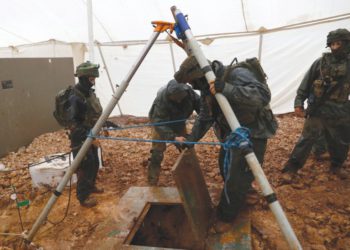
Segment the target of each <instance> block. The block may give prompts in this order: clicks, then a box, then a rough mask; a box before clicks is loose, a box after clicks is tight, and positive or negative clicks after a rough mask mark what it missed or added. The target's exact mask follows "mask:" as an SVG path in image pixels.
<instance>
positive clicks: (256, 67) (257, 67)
mask: <svg viewBox="0 0 350 250" xmlns="http://www.w3.org/2000/svg"><path fill="white" fill-rule="evenodd" d="M234 62H236V63H235V64H233V63H234ZM238 67H242V68H247V69H249V70H250V71H251V72H252V73H253V74H254V76H255V77H256V79H257V80H258V81H259V82H261V83H264V84H267V82H266V79H267V75H266V74H265V71H264V70H263V68H262V67H261V64H260V62H259V60H258V58H256V57H253V58H247V59H246V60H245V61H243V62H238V61H237V58H235V59H233V61H232V62H231V64H230V65H229V66H228V69H226V71H225V74H224V80H226V78H227V77H228V76H229V75H230V73H231V72H232V70H234V69H235V68H238Z"/></svg>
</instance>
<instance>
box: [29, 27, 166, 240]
mask: <svg viewBox="0 0 350 250" xmlns="http://www.w3.org/2000/svg"><path fill="white" fill-rule="evenodd" d="M159 34H160V32H159V31H158V32H156V31H155V32H153V34H152V36H151V37H150V39H149V40H148V42H147V44H146V45H145V47H144V48H143V50H142V52H141V54H140V56H139V57H138V58H137V60H136V62H135V64H134V65H132V67H131V69H130V71H129V72H128V74H127V75H126V77H125V78H124V80H123V81H122V83H121V84H120V87H119V88H118V89H117V91H116V93H114V94H113V95H112V99H111V100H110V102H109V103H108V105H107V107H106V108H105V110H104V111H103V113H102V114H101V116H100V118H99V119H98V121H97V122H96V124H95V126H94V127H93V128H92V130H91V135H92V136H95V135H97V134H98V132H99V131H100V130H101V128H102V125H103V124H104V122H105V121H106V120H107V118H108V117H109V115H110V114H111V112H112V111H113V109H114V107H115V105H116V104H117V103H118V101H119V99H120V97H121V96H122V94H123V93H124V91H125V90H126V88H127V87H128V85H129V82H130V80H131V79H132V77H133V76H134V74H135V73H136V71H137V69H138V68H139V66H140V65H141V63H142V61H143V59H144V58H145V57H146V55H147V53H148V52H149V50H150V49H151V47H152V45H153V44H154V42H155V41H156V39H157V38H158V36H159ZM92 141H93V138H92V137H88V138H87V139H86V140H85V142H84V144H83V145H82V147H81V148H80V150H79V152H78V154H77V156H76V157H75V158H74V160H73V162H72V164H71V166H70V167H69V168H68V171H67V172H66V174H65V175H64V176H63V178H62V180H61V182H60V183H59V185H58V186H57V188H56V190H55V191H54V193H53V194H52V195H51V198H50V200H49V201H48V202H47V204H46V206H45V207H44V209H43V210H42V212H41V214H40V215H39V217H38V218H37V220H36V221H35V223H34V225H33V226H32V229H31V230H30V232H29V233H28V235H25V240H26V242H27V243H30V242H31V241H32V240H33V238H34V236H35V234H36V233H37V231H38V230H39V228H40V226H41V225H42V224H43V222H44V221H45V220H46V218H47V216H48V214H49V213H50V211H51V209H52V207H53V205H54V204H55V202H56V200H57V199H58V197H59V196H60V194H61V192H62V190H63V189H64V187H65V186H66V185H67V182H68V181H69V180H70V178H71V176H72V175H73V173H74V172H75V171H76V169H77V168H78V166H79V164H80V163H81V161H82V159H83V158H84V157H85V155H86V153H87V151H88V150H89V148H90V146H91V144H92Z"/></svg>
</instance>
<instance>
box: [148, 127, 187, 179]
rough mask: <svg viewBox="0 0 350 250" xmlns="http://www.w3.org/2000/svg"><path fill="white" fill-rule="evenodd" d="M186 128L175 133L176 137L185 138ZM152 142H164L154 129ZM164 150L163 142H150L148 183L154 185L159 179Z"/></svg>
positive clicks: (164, 144)
mask: <svg viewBox="0 0 350 250" xmlns="http://www.w3.org/2000/svg"><path fill="white" fill-rule="evenodd" d="M185 135H186V127H184V128H183V130H182V131H180V132H178V133H177V136H185ZM152 140H165V139H164V137H162V136H161V135H160V134H159V133H158V132H157V131H156V130H155V129H154V128H152ZM165 150H166V143H165V142H152V149H151V151H150V152H151V157H150V158H149V164H148V183H149V184H151V185H156V184H157V182H158V179H159V174H160V168H161V167H160V166H161V163H162V161H163V158H164V151H165Z"/></svg>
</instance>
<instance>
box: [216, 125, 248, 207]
mask: <svg viewBox="0 0 350 250" xmlns="http://www.w3.org/2000/svg"><path fill="white" fill-rule="evenodd" d="M249 137H250V131H249V129H248V128H245V127H239V128H237V129H236V130H235V131H234V132H232V133H231V134H229V135H228V136H227V137H226V141H225V143H223V148H224V150H225V157H224V171H223V172H224V180H225V183H224V192H225V197H226V200H227V202H228V203H230V198H229V196H228V193H227V183H228V180H229V179H230V177H231V162H232V159H233V154H232V151H231V149H233V148H239V149H241V150H242V149H246V148H249V147H251V146H252V143H251V141H250V140H249Z"/></svg>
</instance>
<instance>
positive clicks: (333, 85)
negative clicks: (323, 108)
mask: <svg viewBox="0 0 350 250" xmlns="http://www.w3.org/2000/svg"><path fill="white" fill-rule="evenodd" d="M349 61H350V60H349V56H348V58H344V59H342V60H335V58H334V57H333V56H332V53H324V54H323V55H322V58H321V61H320V74H319V77H318V78H317V79H316V80H314V82H313V83H312V92H313V94H314V96H315V97H316V99H319V98H322V97H323V96H325V95H327V92H328V93H330V94H329V96H326V100H325V101H333V102H336V103H345V102H347V101H348V99H349V94H350V72H349V71H350V70H349V69H350V64H349Z"/></svg>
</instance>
